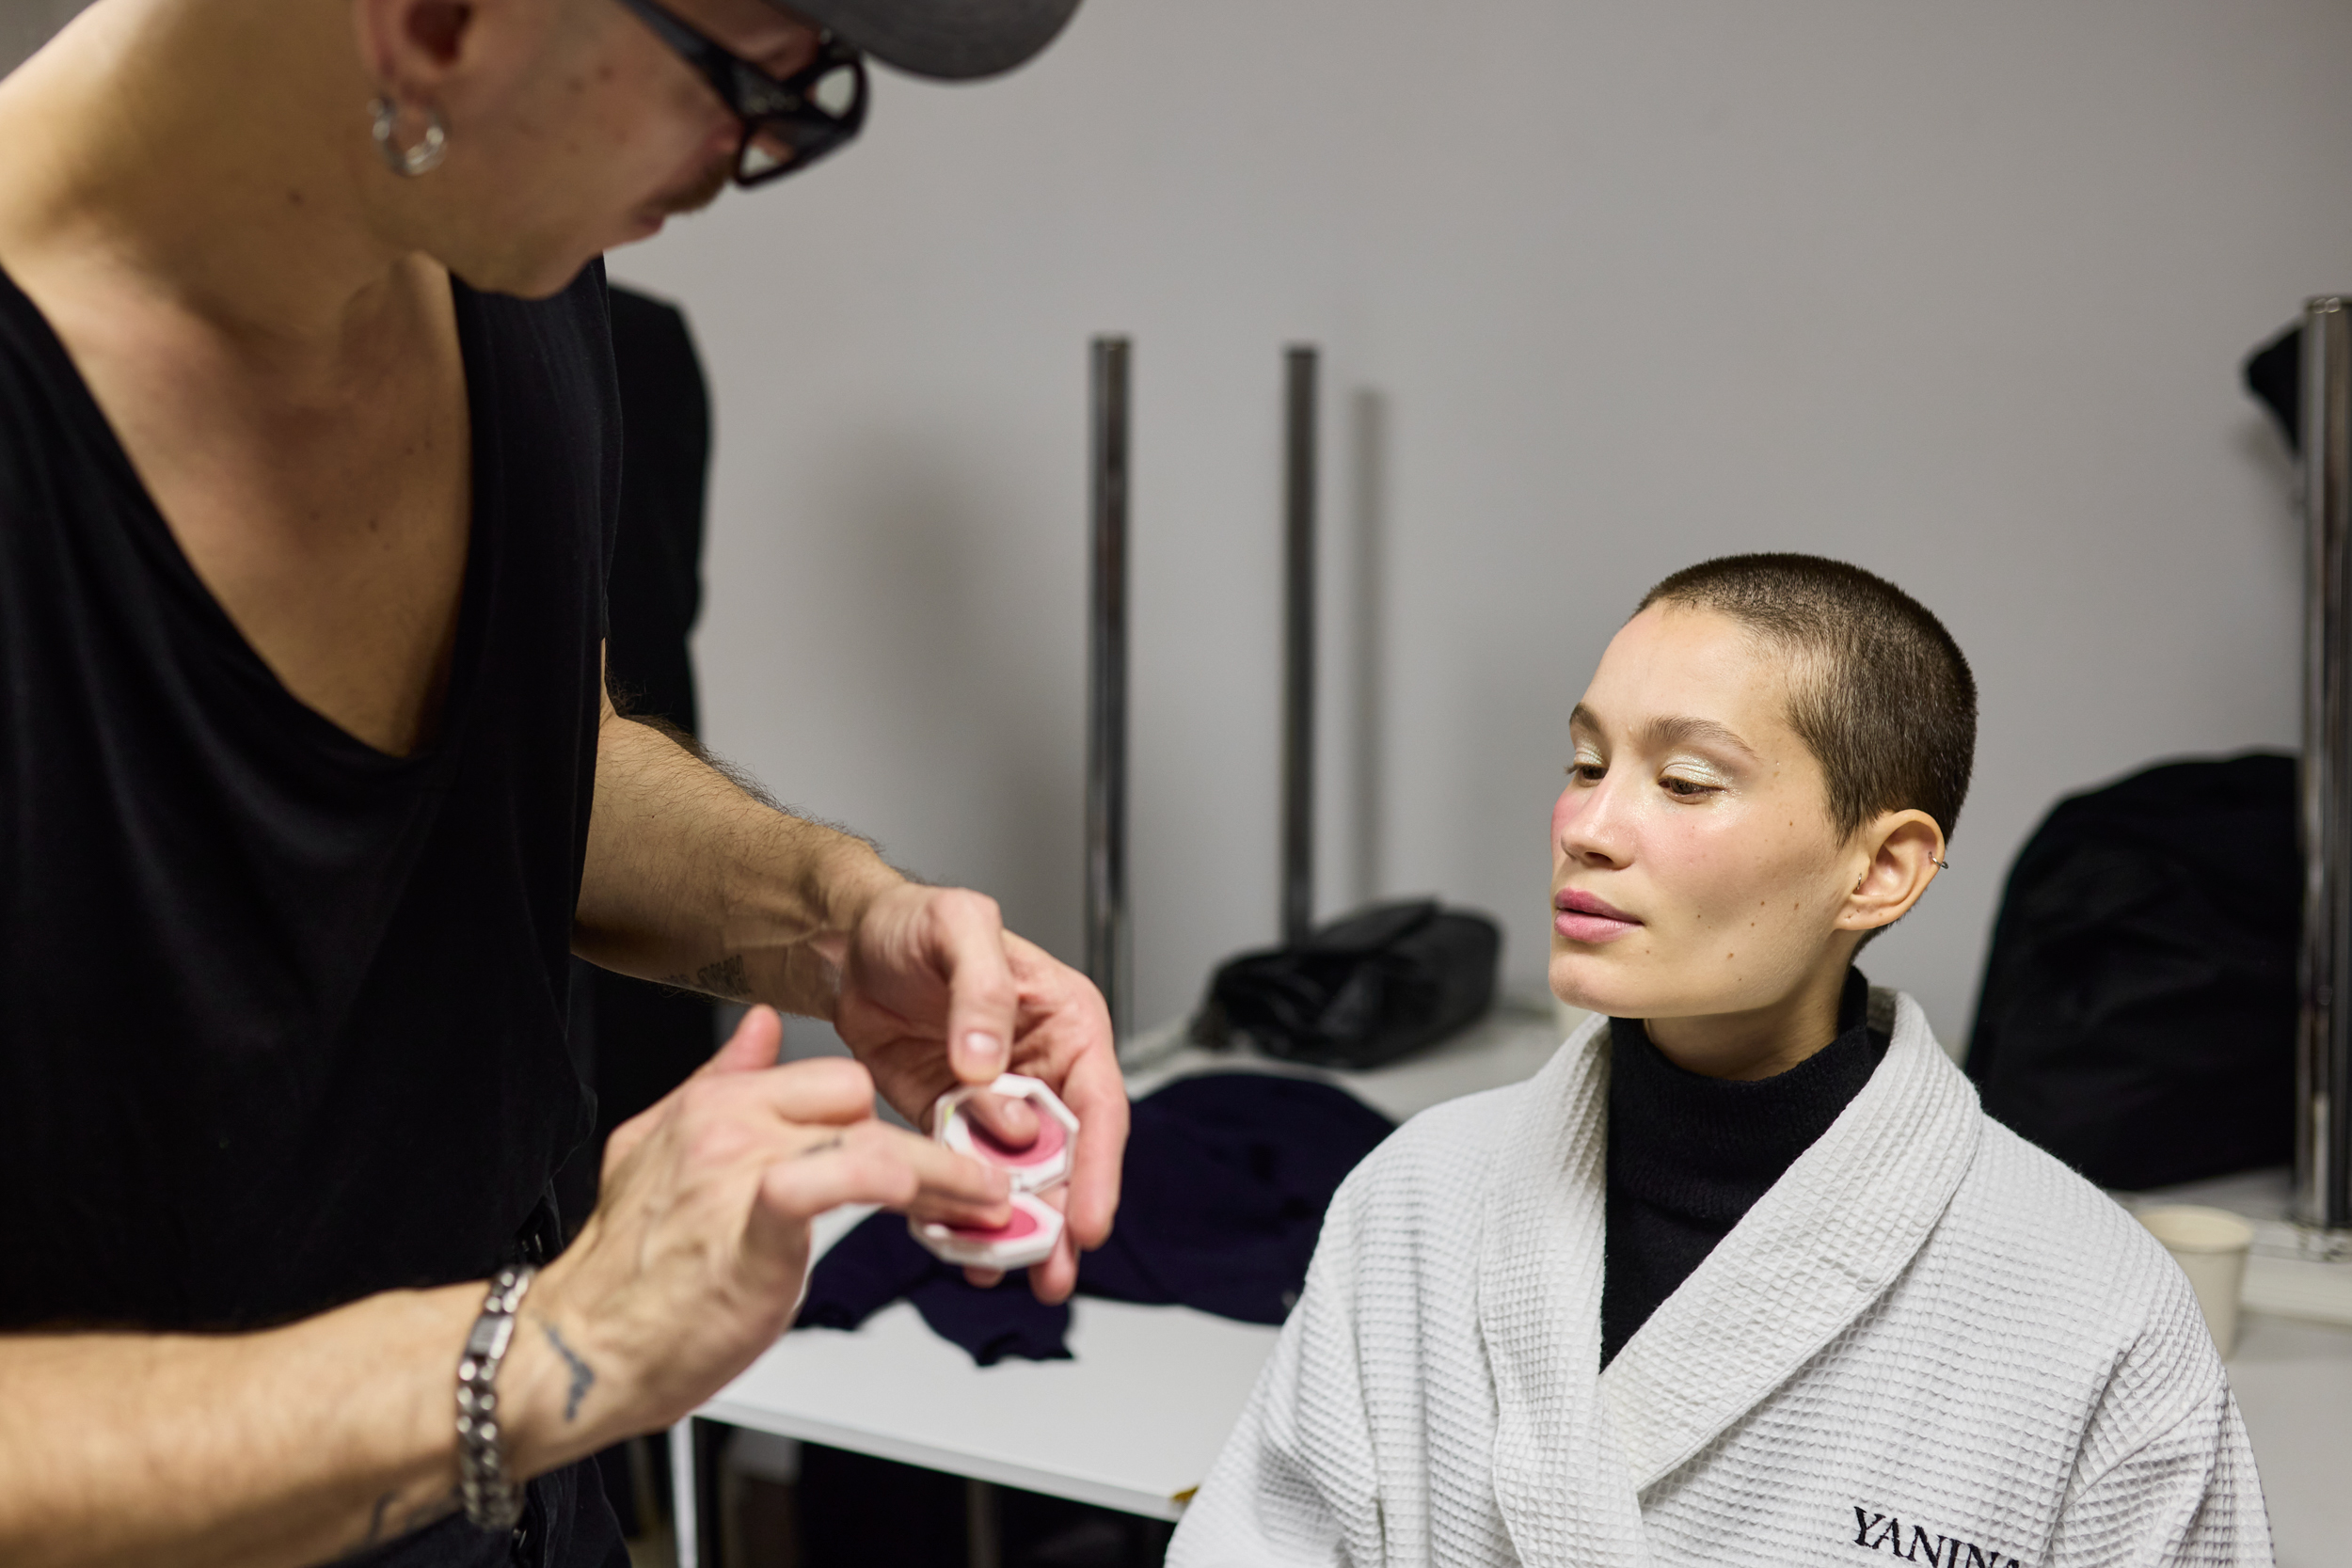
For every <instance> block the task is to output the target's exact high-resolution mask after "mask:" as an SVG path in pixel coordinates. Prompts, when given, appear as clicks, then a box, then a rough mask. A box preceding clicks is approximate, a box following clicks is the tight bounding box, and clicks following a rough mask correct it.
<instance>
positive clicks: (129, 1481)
mask: <svg viewBox="0 0 2352 1568" xmlns="http://www.w3.org/2000/svg"><path fill="white" fill-rule="evenodd" d="M482 1291H483V1288H482V1287H481V1286H480V1285H462V1286H453V1287H451V1288H449V1289H446V1290H440V1291H413V1292H399V1293H395V1294H391V1295H386V1296H377V1297H373V1298H371V1299H370V1300H367V1301H364V1302H360V1303H358V1304H355V1305H354V1306H351V1307H343V1308H342V1309H340V1310H338V1311H335V1312H330V1313H327V1314H326V1315H325V1316H323V1317H319V1318H314V1319H311V1320H309V1321H308V1322H305V1323H295V1324H293V1325H292V1326H290V1327H286V1328H281V1329H274V1330H271V1331H269V1332H267V1333H262V1334H251V1335H236V1336H216V1337H196V1336H185V1335H175V1336H147V1335H59V1336H19V1337H0V1562H7V1563H8V1564H10V1565H11V1568H16V1565H30V1564H51V1563H73V1564H84V1563H138V1564H149V1563H158V1562H169V1563H172V1564H174V1565H175V1568H180V1565H188V1568H200V1565H204V1564H211V1563H222V1564H230V1563H233V1564H237V1565H239V1568H269V1565H272V1564H281V1563H282V1564H297V1563H308V1562H319V1561H324V1560H327V1559H329V1558H334V1557H339V1556H342V1555H344V1554H346V1553H349V1552H352V1551H355V1550H357V1549H358V1548H360V1547H361V1546H363V1545H366V1544H370V1543H371V1542H374V1541H388V1540H390V1539H392V1538H394V1537H396V1536H399V1535H402V1534H405V1533H406V1532H407V1531H409V1530H412V1529H415V1528H419V1527H421V1526H422V1525H424V1524H426V1523H428V1522H430V1521H432V1520H434V1519H436V1518H438V1517H440V1516H441V1515H442V1514H444V1513H449V1512H451V1511H452V1510H453V1508H454V1507H455V1506H456V1503H455V1497H454V1487H455V1483H456V1479H457V1463H456V1451H457V1445H456V1436H455V1428H454V1425H453V1421H454V1418H455V1415H456V1381H455V1380H456V1366H457V1353H458V1350H459V1347H461V1346H462V1345H463V1344H464V1342H465V1338H466V1331H467V1328H468V1327H469V1324H470V1323H471V1322H472V1320H473V1316H474V1314H475V1312H476V1311H478V1310H479V1308H480V1307H481V1304H482ZM506 1382H507V1379H506V1378H505V1377H504V1376H503V1375H502V1376H501V1384H502V1385H503V1384H505V1383H506Z"/></svg>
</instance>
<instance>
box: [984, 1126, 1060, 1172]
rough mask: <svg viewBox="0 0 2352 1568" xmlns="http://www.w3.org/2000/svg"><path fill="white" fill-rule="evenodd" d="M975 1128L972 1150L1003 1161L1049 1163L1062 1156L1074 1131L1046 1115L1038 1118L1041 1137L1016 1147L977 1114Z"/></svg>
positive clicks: (1002, 1163)
mask: <svg viewBox="0 0 2352 1568" xmlns="http://www.w3.org/2000/svg"><path fill="white" fill-rule="evenodd" d="M971 1128H972V1151H973V1152H974V1153H975V1154H977V1155H979V1156H981V1157H982V1158H983V1159H987V1160H993V1161H994V1162H995V1163H996V1164H1000V1165H1042V1164H1047V1163H1049V1162H1051V1161H1053V1160H1054V1159H1056V1158H1057V1157H1058V1156H1059V1155H1060V1153H1061V1151H1062V1148H1064V1146H1066V1145H1067V1144H1068V1143H1069V1142H1070V1135H1069V1134H1068V1133H1066V1132H1063V1131H1062V1125H1061V1123H1060V1122H1058V1121H1056V1120H1055V1119H1054V1118H1053V1117H1049V1116H1043V1115H1041V1116H1039V1117H1038V1118H1037V1138H1036V1140H1035V1141H1034V1142H1032V1143H1031V1144H1030V1145H1029V1147H1028V1148H1014V1147H1013V1146H1012V1145H1010V1144H1009V1143H1006V1142H1005V1141H1004V1140H1003V1139H1001V1138H999V1137H997V1136H996V1134H995V1133H993V1132H990V1131H989V1130H988V1129H987V1128H985V1127H983V1126H981V1125H980V1123H979V1122H978V1120H977V1118H976V1119H975V1120H974V1121H973V1122H972V1124H971Z"/></svg>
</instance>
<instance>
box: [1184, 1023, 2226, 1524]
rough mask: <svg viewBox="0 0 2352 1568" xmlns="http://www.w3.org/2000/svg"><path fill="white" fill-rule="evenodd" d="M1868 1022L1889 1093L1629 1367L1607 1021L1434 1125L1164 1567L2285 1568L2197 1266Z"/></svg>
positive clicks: (1758, 1214) (1927, 1054) (1391, 1167)
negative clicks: (1621, 1331)
mask: <svg viewBox="0 0 2352 1568" xmlns="http://www.w3.org/2000/svg"><path fill="white" fill-rule="evenodd" d="M1871 1007H1872V1011H1873V1014H1874V1016H1875V1017H1876V1019H1877V1020H1878V1021H1879V1022H1880V1023H1881V1026H1882V1027H1885V1026H1887V1025H1888V1023H1889V1022H1891V1027H1892V1033H1893V1043H1892V1045H1891V1046H1890V1047H1889V1049H1888V1051H1887V1053H1886V1056H1885V1058H1884V1060H1883V1062H1881V1064H1880V1065H1879V1068H1878V1069H1877V1071H1876V1072H1875V1073H1873V1074H1872V1076H1871V1078H1870V1080H1869V1082H1868V1083H1867V1085H1864V1087H1863V1089H1862V1091H1861V1092H1860V1093H1859V1094H1857V1095H1856V1096H1855V1097H1854V1099H1853V1100H1852V1101H1851V1103H1850V1104H1848V1105H1847V1107H1846V1109H1845V1111H1844V1112H1843V1113H1842V1114H1841V1115H1840V1116H1839V1117H1838V1118H1837V1120H1836V1122H1835V1123H1833V1124H1832V1125H1831V1127H1830V1129H1829V1131H1828V1132H1825V1133H1823V1134H1822V1135H1821V1137H1820V1140H1819V1141H1818V1142H1816V1143H1815V1144H1814V1145H1813V1147H1812V1148H1809V1149H1807V1150H1806V1151H1805V1152H1804V1154H1803V1155H1802V1156H1801V1157H1799V1159H1798V1160H1797V1161H1796V1163H1795V1164H1792V1165H1791V1166H1789V1168H1788V1172H1787V1173H1786V1174H1785V1175H1784V1176H1782V1178H1781V1179H1780V1180H1779V1181H1778V1182H1777V1183H1775V1184H1774V1185H1773V1187H1772V1190H1771V1191H1769V1192H1767V1193H1766V1194H1765V1195H1764V1196H1763V1197H1762V1198H1761V1199H1759V1200H1758V1201H1757V1203H1756V1206H1755V1208H1753V1209H1751V1210H1750V1211H1749V1212H1748V1213H1747V1215H1746V1216H1745V1217H1744V1218H1743V1219H1741V1220H1740V1223H1739V1225H1738V1226H1737V1227H1734V1228H1733V1229H1732V1231H1731V1233H1730V1234H1729V1235H1727V1236H1725V1237H1724V1240H1723V1241H1722V1243H1719V1244H1718V1245H1717V1246H1716V1247H1715V1249H1714V1251H1713V1252H1711V1253H1710V1254H1708V1257H1707V1259H1706V1260H1705V1261H1704V1262H1702V1263H1701V1264H1700V1265H1699V1267H1698V1269H1697V1270H1696V1271H1695V1272H1694V1273H1692V1275H1691V1276H1690V1277H1689V1278H1688V1279H1687V1280H1685V1281H1684V1282H1683V1284H1682V1286H1681V1288H1680V1289H1679V1290H1677V1291H1675V1293H1674V1294H1673V1295H1672V1296H1670V1297H1668V1298H1667V1299H1666V1301H1665V1302H1664V1303H1663V1304H1662V1305H1661V1306H1660V1307H1659V1308H1658V1310H1657V1311H1656V1312H1655V1313H1654V1314H1653V1315H1652V1316H1651V1317H1650V1319H1649V1321H1648V1322H1647V1323H1645V1324H1643V1326H1642V1328H1641V1331H1640V1332H1639V1333H1637V1334H1635V1335H1634V1337H1633V1338H1631V1339H1630V1340H1629V1341H1628V1343H1627V1344H1626V1345H1625V1347H1624V1349H1623V1350H1622V1351H1620V1352H1619V1354H1618V1355H1617V1357H1616V1359H1615V1360H1613V1362H1611V1363H1610V1365H1609V1366H1608V1368H1607V1369H1606V1370H1601V1369H1600V1287H1601V1259H1602V1215H1603V1212H1604V1197H1605V1192H1604V1188H1605V1184H1606V1180H1607V1171H1608V1163H1607V1160H1606V1158H1605V1152H1604V1147H1603V1137H1604V1132H1605V1123H1606V1112H1607V1106H1608V1100H1609V1095H1608V1067H1609V1035H1608V1021H1607V1020H1606V1019H1601V1018H1596V1019H1594V1020H1592V1021H1591V1022H1588V1023H1587V1024H1586V1025H1585V1026H1584V1027H1583V1028H1581V1029H1580V1030H1579V1031H1578V1032H1577V1033H1576V1034H1575V1035H1574V1036H1573V1037H1570V1038H1569V1039H1568V1041H1567V1042H1566V1044H1565V1045H1564V1046H1562V1047H1561V1049H1560V1052H1559V1053H1558V1054H1557V1055H1556V1056H1554V1057H1553V1058H1552V1061H1551V1063H1550V1064H1549V1066H1548V1067H1546V1068H1545V1069H1544V1070H1543V1071H1542V1072H1541V1073H1539V1074H1537V1075H1536V1076H1535V1077H1534V1078H1533V1079H1531V1080H1529V1081H1528V1082H1526V1083H1524V1084H1518V1085H1512V1086H1510V1087H1508V1088H1502V1089H1496V1090H1492V1091H1489V1092H1487V1093H1485V1094H1478V1095H1472V1096H1470V1097H1469V1098H1467V1099H1464V1100H1459V1101H1454V1102H1452V1103H1450V1104H1446V1105H1440V1106H1438V1107H1437V1108H1435V1109H1433V1110H1430V1111H1428V1112H1425V1113H1423V1114H1422V1115H1421V1116H1419V1117H1414V1118H1413V1120H1412V1121H1411V1122H1409V1123H1408V1124H1406V1126H1405V1127H1404V1128H1403V1129H1401V1130H1400V1131H1399V1132H1397V1133H1396V1134H1395V1135H1394V1136H1393V1137H1391V1138H1390V1139H1389V1141H1388V1142H1387V1143H1385V1144H1383V1145H1382V1146H1381V1148H1379V1149H1378V1150H1377V1151H1376V1152H1375V1153H1374V1154H1373V1156H1372V1157H1371V1158H1370V1159H1369V1160H1367V1161H1366V1162H1365V1163H1364V1164H1363V1165H1362V1166H1361V1167H1359V1169H1358V1170H1357V1171H1356V1173H1355V1174H1354V1175H1352V1176H1351V1177H1349V1178H1348V1180H1347V1181H1346V1183H1345V1184H1344V1185H1343V1187H1342V1188H1341V1189H1340V1192H1339V1195H1338V1196H1337V1197H1336V1198H1334V1199H1333V1201H1332V1205H1331V1211H1330V1214H1329V1217H1328V1218H1327V1220H1326V1222H1325V1225H1324V1230H1323V1237H1322V1241H1321V1243H1320V1244H1319V1245H1318V1247H1317V1249H1316V1252H1315V1259H1314V1265H1313V1267H1312V1269H1311V1271H1310V1273H1309V1275H1308V1280H1307V1290H1306V1293H1305V1294H1304V1296H1303V1297H1302V1298H1301V1299H1300V1302H1299V1305H1298V1307H1297V1309H1296V1310H1295V1312H1294V1313H1293V1314H1292V1315H1291V1319H1290V1322H1289V1323H1288V1324H1287V1325H1286V1326H1285V1327H1284V1329H1283V1330H1282V1334H1281V1338H1280V1339H1279V1342H1278V1343H1277V1345H1276V1348H1275V1351H1274V1354H1273V1356H1272V1357H1271V1359H1270V1360H1269V1361H1268V1363H1267V1365H1266V1369H1265V1371H1264V1372H1263V1374H1262V1375H1261V1377H1260V1379H1259V1382H1258V1386H1257V1389H1256V1391H1255V1393H1254V1394H1253V1395H1252V1396H1251V1399H1250V1402H1249V1405H1248V1410H1247V1412H1246V1413H1245V1414H1244V1416H1243V1417H1242V1419H1241V1423H1240V1425H1239V1426H1238V1427H1237V1428H1236V1429H1235V1430H1234V1433H1233V1435H1232V1438H1231V1439H1230V1440H1229V1441H1228V1442H1227V1444H1226V1447H1225V1450H1224V1452H1223V1453H1222V1454H1221V1455H1220V1456H1219V1458H1218V1460H1217V1462H1216V1466H1215V1468H1214V1469H1213V1470H1212V1471H1211V1473H1210V1476H1209V1479H1208V1481H1207V1482H1206V1483H1205V1484H1204V1485H1203V1486H1202V1487H1201V1489H1200V1495H1199V1497H1197V1498H1196V1499H1195V1501H1194V1502H1193V1504H1192V1506H1191V1508H1190V1509H1189V1510H1188V1511H1187V1512H1186V1513H1185V1515H1184V1523H1183V1525H1182V1526H1181V1527H1180V1528H1178V1530H1177V1532H1176V1538H1175V1541H1174V1544H1173V1545H1172V1547H1171V1548H1170V1551H1169V1554H1168V1561H1169V1563H1171V1564H1173V1565H1175V1568H1243V1565H1251V1568H1254V1565H1257V1564H1287V1563H1297V1564H1306V1563H1316V1564H1336V1563H1345V1564H1352V1565H1357V1568H1369V1565H1372V1564H1377V1563H1388V1564H1418V1563H1442V1564H1449V1565H1451V1564H1465V1565H1467V1564H1489V1563H1491V1564H1506V1563H1524V1564H1527V1565H1529V1568H1637V1565H1654V1568H1668V1565H1674V1568H1681V1565H1685V1564H1688V1565H1691V1568H1698V1565H1700V1564H1706V1565H1708V1568H1731V1565H1737V1568H1777V1565H1782V1564H1787V1565H1789V1568H1795V1565H1797V1564H1805V1565H1808V1568H1809V1565H1816V1564H1842V1565H1846V1568H1868V1564H1869V1563H1870V1562H1871V1561H1873V1560H1877V1561H1880V1562H1882V1563H1891V1562H1892V1561H1893V1560H1900V1561H1902V1562H1905V1563H1909V1564H1913V1565H1915V1568H1928V1565H1930V1564H1933V1565H1935V1568H2108V1565H2113V1568H2125V1565H2129V1568H2157V1565H2160V1564H2199V1565H2215V1568H2218V1565H2222V1564H2231V1565H2237V1564H2248V1565H2251V1564H2267V1563H2269V1562H2270V1560H2271V1554H2270V1541H2269V1529H2268V1525H2267V1522H2266V1520H2265V1514H2264V1511H2263V1503H2262V1493H2261V1490H2260V1487H2259V1485H2258V1483H2257V1481H2256V1480H2255V1475H2254V1464H2253V1458H2252V1455H2251V1453H2250V1452H2249V1449H2248V1448H2247V1443H2246V1432H2245V1428H2244V1426H2243V1425H2242V1424H2241V1423H2240V1421H2239V1418H2238V1412H2237V1406H2236V1404H2235V1402H2233V1400H2232V1398H2231V1396H2230V1387H2229V1384H2228V1382H2227V1381H2226V1379H2225V1378H2224V1377H2223V1374H2222V1370H2221V1364H2220V1361H2219V1359H2218V1358H2217V1356H2216V1354H2214V1347H2213V1343H2212V1340H2211V1339H2210V1338H2209V1337H2208V1336H2207V1334H2206V1331H2205V1326H2204V1323H2203V1320H2202V1319H2201V1318H2200V1317H2199V1316H2198V1310H2197V1303H2196V1300H2195V1298H2194V1296H2192V1295H2191V1293H2190V1291H2189V1288H2188V1284H2187V1282H2186V1281H2185V1279H2184V1278H2183V1277H2182V1275H2181V1273H2180V1271H2179V1270H2178V1269H2177V1268H2176V1267H2174V1265H2173V1263H2172V1261H2171V1259H2169V1258H2168V1257H2167V1256H2166V1254H2165V1252H2164V1249H2163V1248H2162V1247H2161V1246H2159V1245H2158V1244H2157V1243H2156V1242H2155V1240H2154V1239H2153V1237H2151V1236H2150V1235H2148V1233H2147V1232H2146V1231H2145V1230H2143V1229H2141V1228H2140V1227H2139V1226H2138V1225H2137V1223H2136V1222H2134V1221H2133V1220H2132V1218H2131V1217H2130V1216H2129V1215H2128V1214H2126V1213H2125V1212H2123V1211H2122V1209H2120V1208H2118V1207H2117V1206H2116V1205H2115V1204H2114V1203H2113V1202H2112V1201H2110V1200H2109V1199H2108V1198H2106V1196H2103V1195H2102V1194H2101V1193H2100V1192H2099V1191H2098V1190H2097V1189H2095V1188H2094V1187H2092V1186H2091V1185H2090V1183H2088V1182H2087V1181H2085V1180H2082V1179H2081V1178H2080V1177H2078V1176H2076V1175H2074V1173H2073V1172H2071V1171H2069V1170H2067V1169H2066V1167H2065V1166H2063V1165H2061V1164H2058V1161H2056V1160H2054V1159H2052V1158H2051V1157H2050V1156H2048V1155H2047V1154H2044V1153H2042V1151H2041V1150H2039V1149H2037V1148H2033V1147H2032V1146H2031V1145H2028V1144H2026V1142H2025V1141H2024V1140H2022V1139H2020V1138H2018V1137H2017V1136H2016V1135H2015V1134H2013V1133H2011V1132H2009V1131H2007V1130H2006V1129H2004V1128H2002V1127H2001V1126H1999V1125H1998V1124H1996V1123H1994V1122H1992V1121H1989V1120H1988V1119H1986V1117H1984V1115H1983V1113H1982V1112H1981V1111H1979V1109H1978V1106H1977V1097H1976V1091H1975V1089H1974V1088H1973V1086H1972V1085H1970V1084H1969V1083H1968V1081H1967V1080H1966V1079H1965V1078H1964V1077H1963V1076H1962V1075H1961V1073H1960V1072H1959V1070H1958V1069H1955V1068H1954V1067H1953V1066H1952V1064H1951V1063H1950V1061H1949V1060H1947V1058H1946V1056H1945V1054H1944V1053H1943V1051H1942V1050H1941V1049H1940V1048H1939V1047H1938V1046H1937V1045H1936V1043H1935V1039H1934V1037H1933V1036H1932V1035H1931V1033H1930V1031H1929V1029H1928V1024H1927V1020H1926V1018H1925V1016H1924V1015H1923V1014H1922V1013H1921V1012H1920V1010H1919V1008H1918V1006H1917V1005H1916V1004H1915V1003H1914V1002H1913V1001H1912V1000H1911V999H1910V998H1909V997H1897V996H1895V995H1894V994H1893V993H1891V992H1886V991H1877V992H1874V993H1873V994H1872V997H1871ZM1890 1015H1891V1020H1890Z"/></svg>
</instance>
